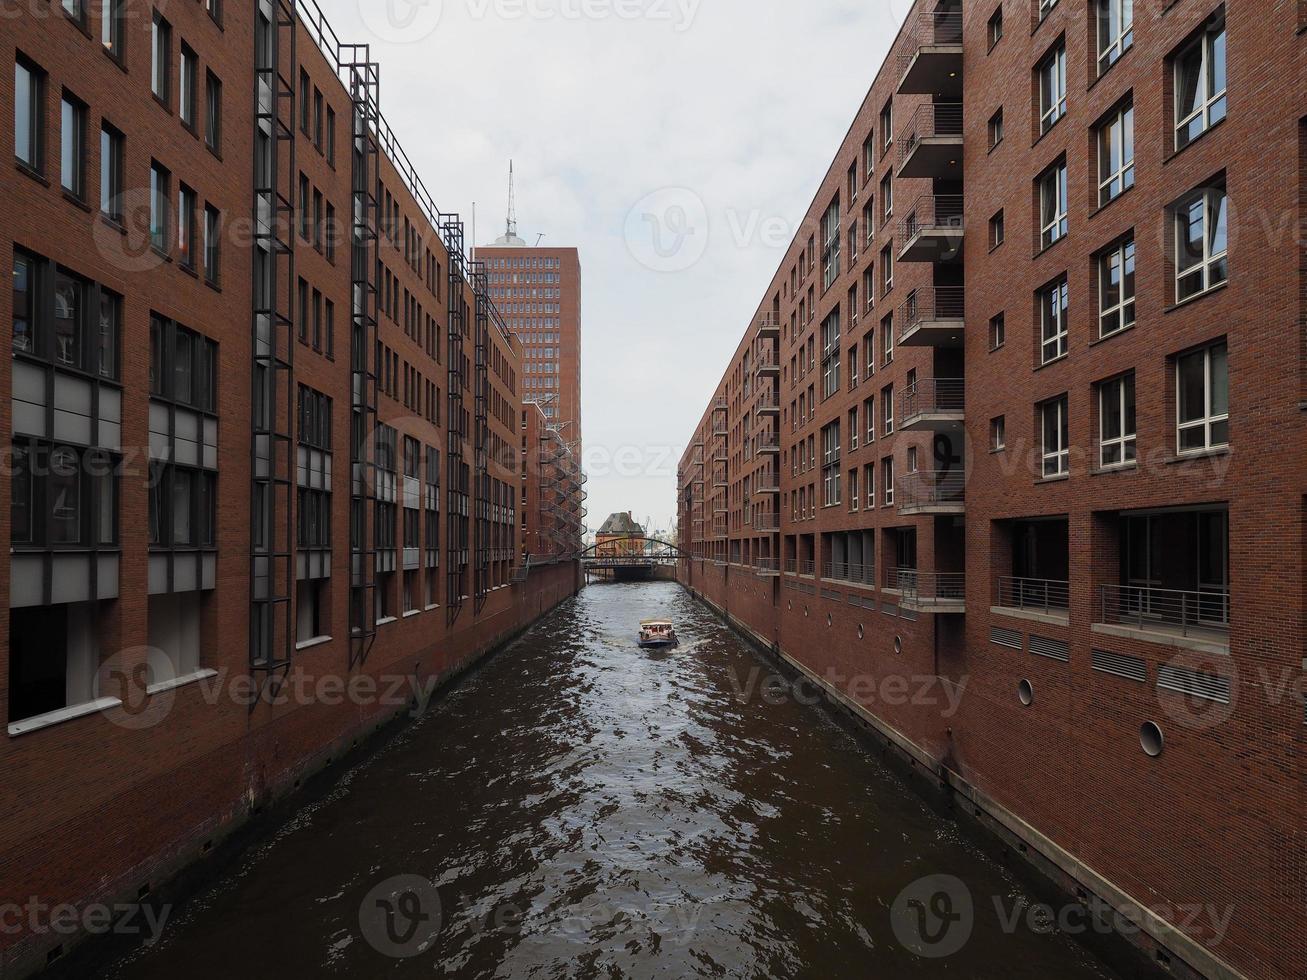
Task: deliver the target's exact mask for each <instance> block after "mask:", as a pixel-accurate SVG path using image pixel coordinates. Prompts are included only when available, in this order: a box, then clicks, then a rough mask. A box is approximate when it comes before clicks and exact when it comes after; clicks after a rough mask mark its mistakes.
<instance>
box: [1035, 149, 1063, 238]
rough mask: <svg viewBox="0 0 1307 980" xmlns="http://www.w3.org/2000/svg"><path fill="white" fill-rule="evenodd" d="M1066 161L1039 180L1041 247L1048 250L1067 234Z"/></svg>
mask: <svg viewBox="0 0 1307 980" xmlns="http://www.w3.org/2000/svg"><path fill="white" fill-rule="evenodd" d="M1066 181H1067V178H1066V161H1065V160H1063V161H1062V162H1060V163H1056V164H1054V165H1053V166H1052V167H1049V168H1048V170H1046V171H1044V174H1043V176H1041V177H1040V178H1039V247H1040V248H1048V246H1050V245H1052V244H1053V243H1054V242H1056V241H1060V240H1061V239H1062V238H1063V237H1065V235H1066V233H1067V182H1066Z"/></svg>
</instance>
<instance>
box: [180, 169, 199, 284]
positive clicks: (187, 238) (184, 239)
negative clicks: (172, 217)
mask: <svg viewBox="0 0 1307 980" xmlns="http://www.w3.org/2000/svg"><path fill="white" fill-rule="evenodd" d="M177 261H178V262H180V263H181V265H182V266H183V267H184V268H187V269H193V268H195V192H194V191H193V190H191V189H190V188H189V187H187V186H186V185H185V184H182V185H181V187H180V190H179V191H178V192H177Z"/></svg>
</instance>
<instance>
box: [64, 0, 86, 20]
mask: <svg viewBox="0 0 1307 980" xmlns="http://www.w3.org/2000/svg"><path fill="white" fill-rule="evenodd" d="M62 4H63V8H64V13H66V14H67V15H68V16H69V17H71V18H72V19H73V20H75V21H77V23H79V24H85V23H86V0H62Z"/></svg>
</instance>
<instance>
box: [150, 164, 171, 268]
mask: <svg viewBox="0 0 1307 980" xmlns="http://www.w3.org/2000/svg"><path fill="white" fill-rule="evenodd" d="M169 178H170V175H169V173H168V171H167V170H166V169H164V168H163V167H162V166H160V165H159V164H157V163H152V164H151V165H150V244H151V245H153V246H154V247H155V248H156V249H158V250H159V251H160V252H166V251H167V249H168V196H169V191H168V186H169Z"/></svg>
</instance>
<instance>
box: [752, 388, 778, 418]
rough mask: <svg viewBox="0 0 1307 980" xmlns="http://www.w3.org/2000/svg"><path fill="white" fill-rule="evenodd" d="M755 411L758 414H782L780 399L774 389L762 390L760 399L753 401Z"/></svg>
mask: <svg viewBox="0 0 1307 980" xmlns="http://www.w3.org/2000/svg"><path fill="white" fill-rule="evenodd" d="M753 411H754V414H756V415H780V414H781V403H780V399H778V398H777V397H776V393H775V392H774V391H764V392H760V393H759V395H758V400H757V401H755V402H754V403H753Z"/></svg>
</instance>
